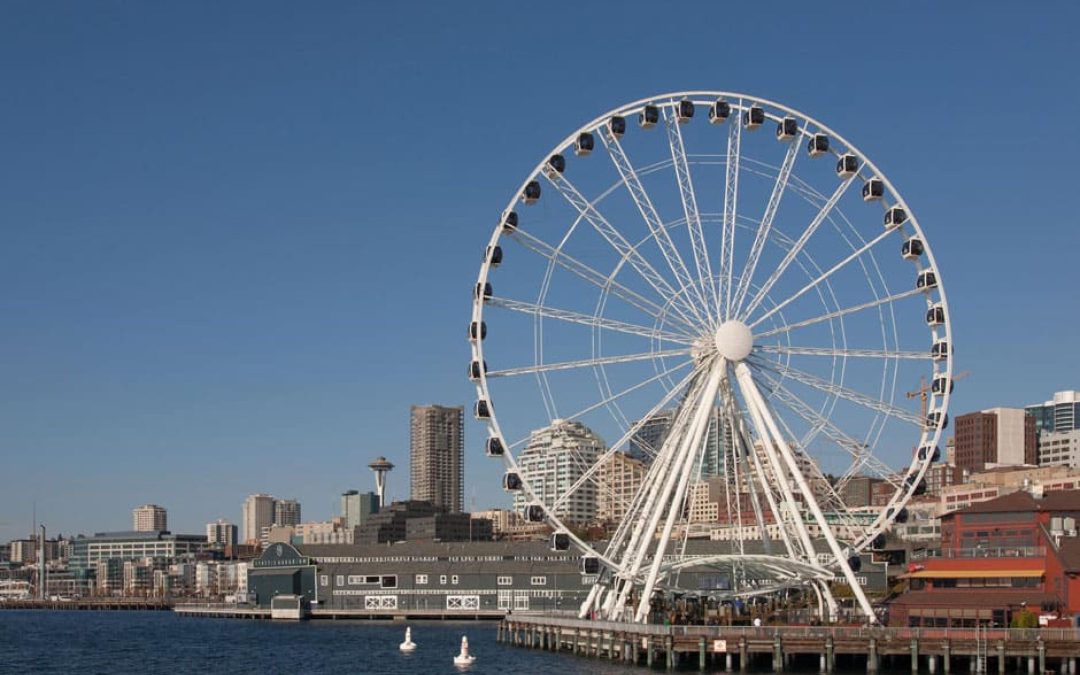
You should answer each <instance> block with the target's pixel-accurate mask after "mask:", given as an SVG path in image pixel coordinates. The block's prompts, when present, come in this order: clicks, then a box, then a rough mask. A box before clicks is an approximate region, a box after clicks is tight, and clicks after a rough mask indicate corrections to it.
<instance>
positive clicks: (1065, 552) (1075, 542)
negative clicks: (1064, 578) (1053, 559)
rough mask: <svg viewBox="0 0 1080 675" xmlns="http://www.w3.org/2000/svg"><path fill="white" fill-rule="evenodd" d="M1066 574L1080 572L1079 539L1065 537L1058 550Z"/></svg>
mask: <svg viewBox="0 0 1080 675" xmlns="http://www.w3.org/2000/svg"><path fill="white" fill-rule="evenodd" d="M1058 554H1059V555H1060V556H1061V564H1062V566H1064V567H1065V571H1066V572H1080V537H1066V538H1063V539H1062V540H1061V545H1060V547H1059V548H1058Z"/></svg>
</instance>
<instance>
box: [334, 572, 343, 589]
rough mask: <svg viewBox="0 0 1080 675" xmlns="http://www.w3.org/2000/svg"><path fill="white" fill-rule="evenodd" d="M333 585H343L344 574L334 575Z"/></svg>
mask: <svg viewBox="0 0 1080 675" xmlns="http://www.w3.org/2000/svg"><path fill="white" fill-rule="evenodd" d="M334 585H335V586H344V585H345V575H344V574H339V575H337V576H336V577H334Z"/></svg>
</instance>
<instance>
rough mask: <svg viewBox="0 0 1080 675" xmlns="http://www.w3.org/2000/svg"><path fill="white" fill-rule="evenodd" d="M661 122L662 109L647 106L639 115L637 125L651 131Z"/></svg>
mask: <svg viewBox="0 0 1080 675" xmlns="http://www.w3.org/2000/svg"><path fill="white" fill-rule="evenodd" d="M659 121H660V109H659V108H657V107H656V106H654V105H647V106H645V107H644V108H642V109H641V112H640V113H638V118H637V123H638V125H639V126H640V127H641V128H642V129H650V128H652V127H654V126H656V123H657V122H659Z"/></svg>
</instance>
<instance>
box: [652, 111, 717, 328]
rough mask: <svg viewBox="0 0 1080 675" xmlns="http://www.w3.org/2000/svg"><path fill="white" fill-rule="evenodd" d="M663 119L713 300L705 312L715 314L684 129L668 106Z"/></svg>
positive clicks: (702, 280) (703, 280)
mask: <svg viewBox="0 0 1080 675" xmlns="http://www.w3.org/2000/svg"><path fill="white" fill-rule="evenodd" d="M664 118H665V121H666V123H667V137H668V146H669V147H670V148H671V163H672V167H674V169H675V180H676V182H677V183H678V184H679V197H680V198H681V200H682V207H683V214H684V215H685V216H686V229H687V231H688V232H689V233H690V245H691V248H692V249H693V252H694V265H695V267H696V268H697V274H698V283H699V284H700V286H701V287H704V288H705V289H706V295H707V296H708V297H709V300H710V303H709V304H708V305H707V306H706V308H707V310H708V311H707V312H706V313H708V314H714V313H717V312H719V308H718V307H717V303H718V300H717V297H716V292H715V288H714V286H713V278H712V264H711V263H710V262H709V250H708V248H707V247H706V245H705V233H704V232H703V231H702V229H701V214H700V213H699V212H698V206H697V196H696V195H695V194H694V181H693V178H692V177H691V176H690V164H689V162H688V161H687V159H686V147H685V146H684V145H683V138H682V130H681V129H680V128H679V122H678V121H676V119H675V116H674V115H673V114H671V113H670V112H669V111H668V110H666V109H665V111H664Z"/></svg>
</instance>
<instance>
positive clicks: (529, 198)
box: [521, 180, 540, 204]
mask: <svg viewBox="0 0 1080 675" xmlns="http://www.w3.org/2000/svg"><path fill="white" fill-rule="evenodd" d="M539 200H540V183H539V181H535V180H531V181H529V183H528V184H527V185H526V186H525V189H524V190H522V191H521V201H523V202H525V203H526V204H535V203H536V202H537V201H539Z"/></svg>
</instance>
